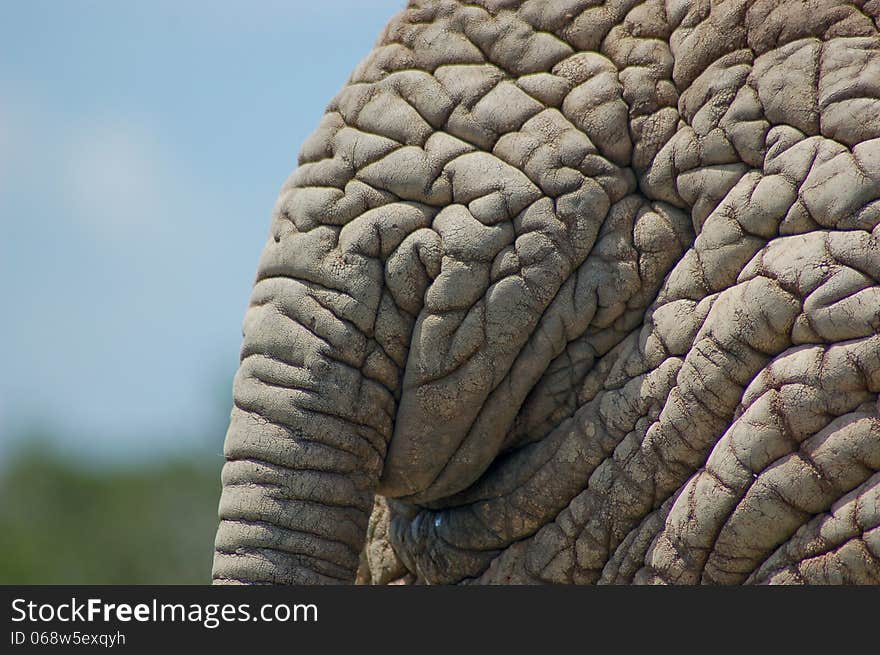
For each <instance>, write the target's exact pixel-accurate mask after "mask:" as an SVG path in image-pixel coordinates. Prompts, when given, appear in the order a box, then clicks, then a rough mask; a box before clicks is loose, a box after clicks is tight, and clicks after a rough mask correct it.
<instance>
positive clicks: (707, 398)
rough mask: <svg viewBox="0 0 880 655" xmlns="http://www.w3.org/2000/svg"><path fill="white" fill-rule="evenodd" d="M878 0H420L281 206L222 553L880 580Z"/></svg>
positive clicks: (609, 579) (359, 570) (323, 134)
mask: <svg viewBox="0 0 880 655" xmlns="http://www.w3.org/2000/svg"><path fill="white" fill-rule="evenodd" d="M878 23H880V0H855V1H852V2H846V3H844V2H838V1H836V0H805V1H785V0H750V1H747V0H726V1H718V2H711V3H710V2H709V0H694V1H688V0H647V1H645V2H638V1H637V0H618V1H613V0H609V1H608V2H605V3H602V2H601V1H600V0H527V1H521V0H520V1H516V0H482V1H480V2H477V1H474V2H469V3H465V2H456V1H452V0H441V1H429V0H424V1H413V2H411V3H410V6H409V7H408V8H407V9H406V10H405V11H404V12H402V13H401V14H399V15H398V16H396V17H395V18H394V19H393V20H392V21H391V23H390V24H389V26H388V27H387V28H386V30H385V31H384V33H383V34H382V36H381V38H380V39H379V42H378V44H377V45H376V48H375V50H373V52H372V53H371V54H370V55H369V56H368V57H367V58H366V59H365V60H364V61H363V62H362V63H361V64H360V66H359V67H358V68H357V69H356V70H355V72H354V73H353V74H352V76H351V79H350V81H349V83H348V84H347V86H346V87H345V88H344V89H343V90H342V91H341V92H340V93H339V95H338V96H337V97H336V98H335V99H334V100H333V101H332V102H331V104H330V105H329V107H328V110H327V113H326V115H325V116H324V118H323V120H322V121H321V124H320V126H319V127H318V129H317V131H316V132H315V133H314V134H313V135H312V137H311V138H309V140H308V141H307V142H306V144H305V145H304V146H303V148H302V153H301V155H300V165H299V168H298V169H297V170H296V171H295V172H294V173H293V175H292V176H291V177H290V179H289V180H288V181H287V182H286V183H285V185H284V187H283V189H282V191H281V195H280V198H279V200H278V202H277V205H276V207H275V211H274V216H273V220H272V227H271V233H270V236H269V240H268V243H267V245H266V247H265V250H264V251H263V255H262V259H261V260H260V264H259V272H258V275H257V281H256V284H255V287H254V291H253V297H252V300H251V304H250V308H249V309H248V312H247V316H246V318H245V323H244V345H243V349H242V361H241V368H240V370H239V372H238V375H237V377H236V380H235V390H234V395H235V409H234V411H233V413H232V419H231V425H230V427H229V433H228V435H227V439H226V456H227V458H228V462H227V463H226V465H225V468H224V470H223V484H224V490H223V496H222V500H221V504H220V516H221V519H222V520H221V523H220V527H219V530H218V533H217V541H216V557H215V560H214V578H215V580H216V581H218V582H227V583H238V582H244V583H266V582H269V583H306V584H309V583H334V582H352V581H354V580H355V579H356V577H357V579H358V580H359V581H361V582H370V583H379V584H381V583H388V582H392V581H394V582H416V583H434V584H440V583H538V582H555V583H578V584H589V583H631V582H635V583H688V584H690V583H724V584H729V583H826V582H834V583H871V582H873V583H876V582H880V473H878V470H880V418H878V413H877V394H878V391H880V283H878V280H880V38H878ZM374 498H375V502H374ZM371 514H372V517H371Z"/></svg>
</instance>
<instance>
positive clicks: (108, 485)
mask: <svg viewBox="0 0 880 655" xmlns="http://www.w3.org/2000/svg"><path fill="white" fill-rule="evenodd" d="M204 460H208V461H204ZM212 460H213V461H212ZM220 461H222V459H221V460H220ZM219 497H220V472H219V464H218V463H217V461H216V458H205V457H198V456H196V455H193V456H192V457H189V458H187V457H178V458H176V459H173V460H168V461H164V462H155V463H149V464H147V465H145V466H132V465H127V466H121V465H116V466H108V465H104V466H103V467H101V468H88V467H84V466H83V465H82V464H76V463H73V462H71V461H70V459H69V458H65V457H64V456H63V455H62V454H61V453H59V452H58V451H56V450H54V449H53V448H52V447H51V446H49V445H48V444H46V443H36V444H33V443H32V445H31V446H29V447H27V448H25V449H22V450H19V451H18V452H17V453H15V454H14V455H13V457H12V459H11V461H9V462H7V463H6V464H5V465H4V466H3V468H2V470H0V584H207V583H208V582H210V577H211V558H212V554H213V540H214V531H215V530H216V527H217V518H216V516H217V503H218V500H219Z"/></svg>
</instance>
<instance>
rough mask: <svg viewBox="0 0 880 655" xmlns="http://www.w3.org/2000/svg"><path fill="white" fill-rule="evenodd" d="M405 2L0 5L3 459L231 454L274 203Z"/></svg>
mask: <svg viewBox="0 0 880 655" xmlns="http://www.w3.org/2000/svg"><path fill="white" fill-rule="evenodd" d="M403 4H404V1H403V0H326V1H324V2H315V1H314V0H311V1H298V0H253V1H250V2H245V1H244V0H242V1H232V0H225V1H224V0H214V1H210V2H209V1H201V0H198V1H197V0H186V1H185V2H182V1H170V0H159V1H156V0H153V1H151V2H134V1H132V2H118V1H112V0H105V1H90V2H86V1H85V0H80V1H74V0H68V1H65V2H61V1H54V2H52V1H38V0H27V1H25V0H19V1H17V2H3V3H2V6H0V230H2V232H0V298H2V299H3V303H4V304H3V313H2V316H3V320H0V344H2V346H0V348H2V375H0V457H2V454H3V452H8V450H9V445H10V444H11V443H13V442H14V441H15V440H16V439H18V438H20V436H21V435H23V434H27V433H29V431H32V430H33V429H35V428H39V429H41V430H44V431H45V432H48V433H50V434H53V435H56V437H57V438H58V439H59V441H60V443H61V446H62V447H63V448H64V449H65V450H66V451H68V452H70V454H71V455H73V456H78V457H84V458H92V457H96V456H100V458H101V459H111V460H112V459H118V458H123V459H124V458H129V459H131V458H135V459H137V458H141V457H144V456H148V455H149V456H150V457H154V456H155V453H156V452H164V453H169V452H174V451H175V450H177V449H189V448H191V447H194V446H198V447H200V448H204V447H208V448H210V449H211V450H213V451H216V452H217V453H219V452H220V449H221V444H222V440H223V431H224V429H225V420H226V418H227V414H228V410H229V407H230V405H231V389H230V383H231V379H232V375H233V373H234V371H235V368H236V365H237V360H238V348H239V345H240V339H241V321H242V318H243V316H244V310H245V307H246V305H247V300H248V296H249V291H250V285H251V282H252V280H253V276H254V272H255V269H256V263H257V258H258V256H259V252H260V249H261V248H262V245H263V242H264V239H265V237H266V235H267V234H268V228H269V215H270V210H271V208H272V204H273V202H274V200H275V196H276V194H277V192H278V189H279V187H280V185H281V183H282V182H283V181H284V179H285V178H286V177H287V176H288V175H289V174H290V172H291V171H292V170H293V168H294V167H295V164H296V155H297V152H298V149H299V146H300V144H301V143H302V142H303V141H304V139H305V138H306V137H307V136H308V134H309V133H310V132H311V131H312V130H313V129H314V128H315V127H316V126H317V124H318V121H319V119H320V116H321V114H322V112H323V110H324V107H325V106H326V104H327V102H328V101H329V100H330V99H331V97H332V96H333V95H334V94H335V93H336V92H337V91H338V90H339V88H340V87H341V86H342V84H343V83H344V82H345V80H346V78H347V77H348V75H349V73H350V72H351V70H352V69H353V68H354V66H355V65H356V64H357V62H358V61H359V60H360V59H361V58H362V57H363V56H364V55H365V54H366V53H367V52H368V51H369V50H370V48H371V46H372V45H373V43H374V42H375V40H376V38H377V36H378V34H379V32H380V31H381V29H382V26H383V25H384V24H385V23H386V22H387V21H388V19H389V18H390V17H391V16H392V15H393V14H394V13H395V12H396V11H398V10H399V9H400V8H401V7H402V6H403Z"/></svg>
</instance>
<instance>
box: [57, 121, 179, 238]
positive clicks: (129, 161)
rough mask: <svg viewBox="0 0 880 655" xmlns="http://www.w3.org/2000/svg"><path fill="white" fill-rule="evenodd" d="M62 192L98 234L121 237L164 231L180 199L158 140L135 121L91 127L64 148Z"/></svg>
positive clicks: (72, 213)
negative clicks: (173, 201)
mask: <svg viewBox="0 0 880 655" xmlns="http://www.w3.org/2000/svg"><path fill="white" fill-rule="evenodd" d="M63 156H64V164H63V167H62V170H61V175H62V186H61V189H62V193H63V194H64V195H65V197H66V199H67V200H68V202H69V207H70V212H69V216H70V217H71V218H73V219H75V220H76V221H78V222H80V224H82V225H83V226H84V227H86V228H87V229H89V230H91V231H92V232H93V233H94V235H95V236H99V237H110V238H119V237H125V236H129V235H131V234H132V233H133V232H136V231H141V230H144V231H153V230H156V229H160V228H162V227H163V226H164V224H165V222H166V221H167V212H168V210H169V209H170V208H169V207H168V204H167V199H168V198H170V197H172V196H175V195H177V194H176V193H175V192H173V191H174V190H173V189H172V188H171V187H173V186H175V183H174V179H173V178H174V176H173V175H172V172H171V171H170V170H169V165H168V164H167V161H168V157H166V156H164V155H163V153H162V152H161V151H160V148H159V147H158V146H157V143H156V139H155V137H154V136H153V135H152V134H151V133H150V132H149V131H148V130H146V129H144V127H143V126H140V125H137V124H135V123H123V122H102V123H99V124H95V125H91V126H87V127H85V128H83V129H80V130H78V131H77V133H76V134H75V135H74V136H73V137H72V138H71V139H70V140H69V141H68V142H67V143H66V144H64V153H63Z"/></svg>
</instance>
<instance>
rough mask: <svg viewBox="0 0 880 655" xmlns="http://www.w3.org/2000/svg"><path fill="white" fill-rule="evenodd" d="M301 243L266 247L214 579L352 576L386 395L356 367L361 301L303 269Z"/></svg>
mask: <svg viewBox="0 0 880 655" xmlns="http://www.w3.org/2000/svg"><path fill="white" fill-rule="evenodd" d="M279 222H280V221H279V220H277V219H276V222H275V226H276V230H275V231H276V235H277V234H278V224H279ZM302 236H303V235H300V234H290V235H287V237H288V238H286V239H284V241H288V240H290V241H296V240H297V238H298V237H302ZM291 252H295V253H298V255H297V257H296V261H293V262H292V261H291V259H290V255H289V253H291ZM309 254H311V255H314V256H315V257H318V254H317V253H315V251H314V250H313V249H309V248H308V247H306V246H304V245H303V244H297V243H282V240H281V239H280V237H278V236H276V238H275V239H270V240H269V244H268V245H267V247H266V250H265V251H264V253H263V260H262V261H261V264H260V272H259V274H258V278H257V282H256V284H255V287H254V291H253V296H252V299H251V304H250V307H249V309H248V311H247V314H246V317H245V321H244V345H243V347H242V353H241V364H240V367H239V370H238V373H237V375H236V378H235V382H234V393H233V395H234V401H235V405H234V408H233V411H232V416H231V421H230V425H229V430H228V433H227V436H226V446H225V455H226V459H227V462H226V464H225V465H224V468H223V475H222V479H223V493H222V496H221V499H220V510H219V514H220V525H219V528H218V531H217V537H216V541H215V557H214V570H213V577H214V581H215V582H216V583H228V584H236V583H248V584H261V583H262V584H266V583H268V584H332V583H350V582H353V581H354V579H355V574H356V570H357V566H358V559H359V555H360V552H361V550H362V549H363V543H364V539H365V534H366V529H367V523H368V519H369V514H370V510H371V507H372V502H373V494H374V491H375V489H376V486H377V484H378V480H379V476H380V475H381V472H382V463H383V461H384V456H385V449H386V445H387V442H388V439H389V437H390V434H391V425H392V420H393V419H392V417H393V416H394V406H393V405H394V399H393V396H392V394H391V393H390V392H389V391H388V390H387V388H386V387H384V386H383V385H382V384H379V383H377V382H376V381H374V380H372V379H370V378H369V377H368V376H367V375H365V374H364V372H363V370H364V367H365V366H366V367H367V369H368V368H369V366H368V365H367V364H365V362H366V360H367V359H368V350H369V343H370V342H369V339H367V338H366V337H365V336H364V335H365V329H364V328H368V327H369V324H370V322H371V320H372V319H371V318H370V316H369V311H367V312H365V311H363V310H364V309H365V306H364V304H363V303H358V302H356V301H354V299H353V297H352V296H351V295H350V294H348V293H346V292H345V291H344V290H343V289H341V288H340V287H343V286H344V281H341V280H340V279H339V278H338V276H337V278H336V279H331V278H330V274H328V275H327V276H325V277H321V276H320V275H318V274H316V273H315V272H314V270H313V271H312V274H310V275H308V276H306V275H304V274H303V272H302V270H301V268H300V266H301V265H308V262H307V260H308V259H309ZM312 261H314V259H313V260H312Z"/></svg>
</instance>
